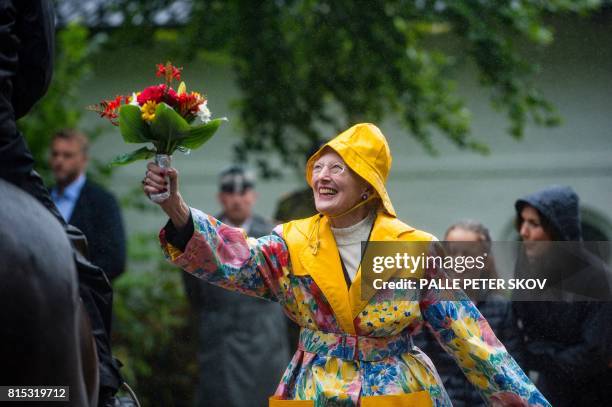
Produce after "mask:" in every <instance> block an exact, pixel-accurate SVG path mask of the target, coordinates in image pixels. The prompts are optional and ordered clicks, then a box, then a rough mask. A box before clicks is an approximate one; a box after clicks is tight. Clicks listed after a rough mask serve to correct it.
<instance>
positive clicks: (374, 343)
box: [298, 327, 414, 362]
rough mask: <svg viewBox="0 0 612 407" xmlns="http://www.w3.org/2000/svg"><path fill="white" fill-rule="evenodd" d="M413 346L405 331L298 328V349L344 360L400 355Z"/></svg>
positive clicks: (370, 359) (373, 359) (379, 358)
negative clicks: (376, 334)
mask: <svg viewBox="0 0 612 407" xmlns="http://www.w3.org/2000/svg"><path fill="white" fill-rule="evenodd" d="M413 348H414V344H413V343H412V337H411V336H410V334H408V332H406V331H404V332H401V333H399V334H397V335H393V336H385V337H371V336H359V335H349V334H336V333H331V332H323V331H317V330H314V329H309V328H304V327H303V328H302V329H300V341H299V344H298V349H301V350H303V351H305V352H310V353H316V354H318V355H326V356H333V357H336V358H340V359H345V360H360V361H367V362H374V361H378V360H382V359H386V358H388V357H391V356H399V355H401V354H403V353H406V352H410V351H411V350H412V349H413Z"/></svg>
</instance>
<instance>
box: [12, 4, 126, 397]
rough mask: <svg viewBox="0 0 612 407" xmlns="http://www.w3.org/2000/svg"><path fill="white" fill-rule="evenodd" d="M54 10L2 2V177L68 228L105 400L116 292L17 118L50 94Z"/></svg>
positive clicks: (116, 378)
mask: <svg viewBox="0 0 612 407" xmlns="http://www.w3.org/2000/svg"><path fill="white" fill-rule="evenodd" d="M54 23H55V21H54V13H53V7H52V3H51V1H47V0H0V177H2V178H3V179H4V180H6V181H8V182H10V183H12V184H14V185H16V186H18V187H20V188H22V189H23V190H25V191H27V192H28V193H30V194H31V195H33V196H34V197H35V198H36V199H37V200H38V201H39V202H41V203H42V204H43V205H44V206H45V207H46V208H47V209H48V210H49V211H50V212H51V213H52V214H53V215H54V216H55V218H56V219H57V220H58V221H59V222H60V223H61V224H62V226H64V228H65V230H66V233H67V234H68V237H69V239H70V240H71V242H72V243H73V246H74V247H77V248H78V250H75V251H74V257H75V262H76V265H77V271H78V278H79V293H80V295H81V298H82V299H83V303H84V305H85V308H86V310H87V313H88V315H89V318H90V321H91V324H92V330H93V335H94V338H95V341H96V345H97V350H98V359H99V361H100V401H101V404H103V403H105V402H106V401H107V400H110V399H111V398H112V395H113V394H114V393H115V392H116V390H117V389H118V388H119V386H120V385H121V383H122V379H121V376H120V374H119V370H118V367H117V365H116V363H115V362H114V360H113V358H112V355H111V351H110V339H109V338H110V325H111V308H112V290H111V287H110V284H109V282H108V279H107V278H106V276H105V275H104V273H103V271H102V270H101V269H100V268H99V267H97V266H94V265H93V264H91V263H89V261H88V260H87V259H86V258H85V257H84V256H85V254H86V251H87V248H86V241H85V238H84V236H83V234H82V233H81V232H80V231H79V230H78V229H76V228H74V227H70V226H69V225H67V224H66V223H65V221H64V219H63V218H62V216H61V215H60V213H59V212H58V210H57V208H56V207H55V205H54V204H53V201H52V200H51V197H50V196H49V191H47V189H46V188H45V186H44V184H43V182H42V180H41V178H40V177H39V176H38V174H37V173H36V172H35V171H34V170H33V167H34V160H33V158H32V154H31V153H30V150H29V149H28V147H27V145H26V142H25V139H24V137H23V135H22V134H21V133H20V132H19V131H18V130H17V125H16V120H17V119H19V118H21V117H23V116H24V115H25V114H26V113H27V112H28V111H29V110H30V109H31V108H32V106H33V105H34V104H35V103H36V102H37V101H38V100H39V99H40V98H41V97H42V96H43V95H44V94H45V92H46V91H47V88H48V86H49V83H50V81H51V76H52V71H53V53H54V35H55V27H54Z"/></svg>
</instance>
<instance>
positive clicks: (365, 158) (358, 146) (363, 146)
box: [306, 123, 397, 217]
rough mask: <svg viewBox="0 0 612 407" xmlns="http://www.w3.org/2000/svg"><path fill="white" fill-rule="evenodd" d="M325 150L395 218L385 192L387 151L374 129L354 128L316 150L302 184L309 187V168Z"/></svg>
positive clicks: (388, 167) (388, 165)
mask: <svg viewBox="0 0 612 407" xmlns="http://www.w3.org/2000/svg"><path fill="white" fill-rule="evenodd" d="M325 147H329V148H331V149H333V150H334V151H335V152H336V153H338V155H339V156H340V157H342V159H343V160H344V162H345V163H346V165H348V166H349V168H350V169H351V170H353V171H354V172H355V173H356V174H357V175H359V176H360V177H361V178H363V179H364V180H366V181H367V182H368V183H369V184H370V185H371V186H372V187H373V188H374V190H376V192H377V193H378V196H379V197H380V199H381V201H382V204H383V207H384V209H385V211H386V212H387V213H388V214H389V215H391V216H394V217H397V215H396V214H395V209H393V205H392V204H391V199H389V194H387V189H386V188H385V182H386V181H387V177H388V176H389V171H390V170H391V161H392V159H391V150H389V144H388V143H387V139H386V138H385V136H384V135H383V134H382V132H381V131H380V130H379V129H378V127H376V126H375V125H373V124H370V123H359V124H356V125H354V126H353V127H351V128H350V129H348V130H346V131H344V132H342V133H340V134H339V135H337V136H336V137H334V138H333V139H331V140H330V141H328V142H327V143H326V144H324V145H323V146H322V147H321V148H320V149H319V150H317V152H316V153H314V154H313V155H312V156H311V157H310V158H309V159H308V162H307V163H306V181H307V182H308V185H310V186H311V187H312V167H313V165H314V163H315V161H316V160H317V159H318V158H319V156H320V155H321V152H322V150H323V149H324V148H325Z"/></svg>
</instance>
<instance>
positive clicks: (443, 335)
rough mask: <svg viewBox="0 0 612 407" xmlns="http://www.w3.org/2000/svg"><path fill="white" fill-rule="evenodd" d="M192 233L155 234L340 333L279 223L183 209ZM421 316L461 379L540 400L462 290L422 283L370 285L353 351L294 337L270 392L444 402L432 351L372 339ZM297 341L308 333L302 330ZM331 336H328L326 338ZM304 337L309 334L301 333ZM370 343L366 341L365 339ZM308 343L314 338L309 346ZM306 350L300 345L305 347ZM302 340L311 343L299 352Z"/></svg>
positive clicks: (410, 327)
mask: <svg viewBox="0 0 612 407" xmlns="http://www.w3.org/2000/svg"><path fill="white" fill-rule="evenodd" d="M192 216H193V219H194V227H195V233H194V235H193V237H192V238H191V240H190V241H189V243H188V244H187V247H186V248H185V251H184V252H181V251H179V250H177V249H176V248H174V247H173V246H172V245H170V244H169V243H168V242H167V241H166V239H165V236H164V231H163V230H162V232H161V233H160V241H161V243H162V248H163V249H164V251H165V253H166V255H167V257H168V258H169V259H170V260H171V261H172V262H173V263H174V264H176V265H177V266H180V267H182V268H183V269H185V270H186V271H187V272H189V273H191V274H194V275H196V276H198V277H200V278H203V279H205V280H207V281H208V282H210V283H212V284H216V285H219V286H222V287H225V288H227V289H230V290H233V291H238V292H241V293H244V294H247V295H252V296H257V297H261V298H266V299H269V300H275V301H279V302H280V303H281V305H282V306H283V308H284V310H285V313H286V314H287V315H288V316H289V318H291V319H292V320H294V321H295V322H296V323H298V324H299V325H300V326H302V327H305V328H308V329H310V330H314V331H322V332H327V333H332V334H343V331H342V329H341V328H340V326H339V323H338V321H337V318H336V316H335V315H334V312H333V310H332V307H331V306H330V303H329V301H328V299H327V298H325V296H324V295H323V294H322V291H321V289H320V288H319V287H318V286H317V284H316V283H315V282H314V280H313V279H312V278H311V277H310V276H308V275H304V276H301V275H300V276H296V275H294V274H293V273H292V266H291V259H290V258H289V250H288V248H287V244H286V243H285V241H284V240H283V237H282V228H281V227H277V228H276V229H275V230H274V232H273V233H272V234H271V235H269V236H265V237H262V238H259V239H252V238H248V237H247V236H246V235H245V234H244V232H242V231H241V230H240V229H235V228H231V227H228V226H226V225H224V224H222V223H221V222H219V221H218V220H217V219H215V218H214V217H212V216H209V215H206V214H204V213H202V212H200V211H198V210H196V209H192ZM423 324H425V325H426V326H427V327H428V328H430V329H431V330H432V331H433V332H434V335H435V336H436V338H437V339H438V341H439V342H440V344H441V345H442V347H443V348H444V350H445V351H446V352H448V353H449V354H450V355H452V356H453V358H454V359H455V360H456V362H457V364H458V365H459V366H460V368H461V369H462V370H463V372H464V373H465V375H466V377H467V379H468V380H469V381H470V382H471V383H472V384H473V385H474V386H476V388H477V389H478V390H479V391H480V393H481V394H482V396H483V398H485V400H487V401H488V403H489V404H491V405H495V406H521V405H525V406H527V405H528V406H549V405H550V404H549V403H548V402H547V401H546V399H545V398H544V397H543V396H542V394H541V393H540V392H539V391H538V390H537V389H536V388H535V386H534V385H533V384H532V383H531V381H530V380H529V378H528V377H527V376H526V375H525V374H524V373H523V371H522V370H521V368H520V367H519V366H518V365H517V364H516V362H515V361H514V359H512V357H511V356H510V355H509V354H508V352H507V351H506V349H505V348H504V347H503V345H502V344H501V343H500V342H499V341H498V340H497V338H496V337H495V335H494V334H493V332H492V331H491V328H490V327H489V324H488V323H487V322H486V320H485V319H484V318H483V317H482V315H481V314H480V312H479V311H478V309H477V308H476V307H475V306H474V304H473V303H472V302H471V301H469V300H468V299H467V297H465V294H463V293H462V292H456V293H453V294H452V295H451V297H449V293H448V290H447V291H445V293H441V292H438V291H436V290H431V291H428V292H425V293H422V295H420V296H419V298H411V299H406V298H403V297H397V298H396V297H394V295H393V294H389V293H388V292H386V293H383V292H380V293H377V294H376V295H375V296H374V297H372V299H371V300H370V301H369V302H368V303H367V304H366V306H365V307H364V308H363V310H362V311H361V312H360V313H359V314H358V315H357V317H356V318H355V320H354V325H355V330H356V333H357V335H359V336H362V337H371V338H372V341H370V342H368V341H367V339H364V341H363V344H362V347H363V348H362V349H359V352H360V357H357V358H350V357H347V356H346V351H345V350H344V349H341V348H339V347H338V346H339V345H338V343H337V342H334V341H333V338H334V337H337V336H338V335H335V336H334V335H332V336H331V337H329V338H327V337H320V338H318V339H316V340H317V341H323V343H318V342H317V346H318V347H317V348H316V351H313V350H314V349H312V348H308V347H307V346H306V347H305V346H300V349H298V350H297V351H296V353H295V354H294V356H293V358H292V360H291V362H290V363H289V366H288V367H287V369H286V371H285V373H284V375H283V377H282V379H281V381H280V384H279V386H278V388H277V390H276V393H275V395H277V396H280V397H281V398H283V399H287V400H314V401H315V405H316V406H358V405H359V400H360V397H364V396H377V395H393V394H406V393H413V392H418V391H422V390H426V391H428V392H429V394H430V396H431V398H432V400H433V404H434V405H435V406H451V405H452V404H451V401H450V400H449V398H448V395H447V394H446V391H445V390H444V388H443V386H442V385H441V380H440V379H439V377H438V375H437V373H436V371H435V368H434V366H433V364H432V363H431V360H430V359H429V358H428V357H427V356H426V355H425V354H424V353H423V352H421V351H420V350H419V349H418V348H410V347H406V346H405V343H406V342H405V341H404V340H389V341H387V342H386V345H385V346H387V349H386V350H384V352H386V353H382V352H381V349H380V345H379V343H380V342H379V340H381V339H385V338H389V337H394V336H397V335H400V336H398V338H400V337H405V336H407V335H410V334H411V333H412V332H414V331H415V330H416V329H418V328H419V327H420V326H421V325H423ZM302 335H303V336H304V337H303V338H302V342H303V343H304V342H305V341H308V340H309V339H308V335H309V333H308V332H307V331H306V332H303V333H302ZM330 338H331V339H330ZM310 340H311V342H312V341H313V338H311V339H310ZM368 343H369V344H368ZM313 346H314V345H313ZM305 349H306V350H305ZM308 349H310V350H311V351H308Z"/></svg>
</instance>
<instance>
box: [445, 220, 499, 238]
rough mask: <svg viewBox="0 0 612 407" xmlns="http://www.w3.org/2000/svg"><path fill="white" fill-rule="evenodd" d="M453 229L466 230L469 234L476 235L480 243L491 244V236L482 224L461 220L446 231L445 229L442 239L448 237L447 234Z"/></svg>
mask: <svg viewBox="0 0 612 407" xmlns="http://www.w3.org/2000/svg"><path fill="white" fill-rule="evenodd" d="M455 229H462V230H467V231H469V232H473V233H476V234H477V235H478V237H479V239H480V241H482V242H487V243H489V242H491V234H490V233H489V229H487V227H486V226H485V225H483V224H482V223H480V222H478V221H476V220H472V219H462V220H460V221H457V222H455V223H453V224H452V225H451V226H450V227H449V228H448V229H446V233H444V238H445V239H446V237H448V235H449V233H450V232H452V231H453V230H455Z"/></svg>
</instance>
